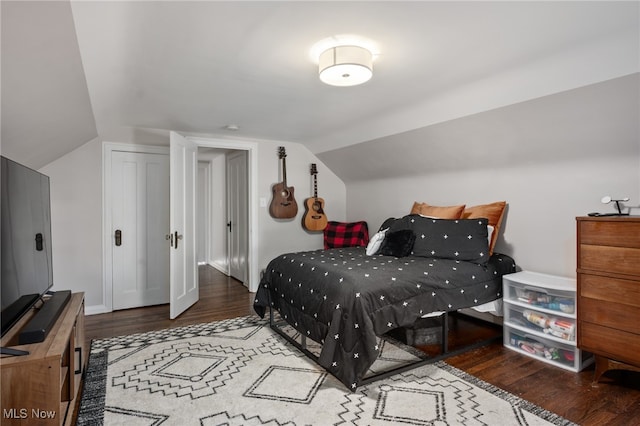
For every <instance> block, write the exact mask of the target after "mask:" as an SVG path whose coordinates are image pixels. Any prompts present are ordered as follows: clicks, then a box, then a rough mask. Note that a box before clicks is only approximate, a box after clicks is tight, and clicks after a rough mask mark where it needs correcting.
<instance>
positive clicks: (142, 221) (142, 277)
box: [111, 151, 169, 309]
mask: <svg viewBox="0 0 640 426" xmlns="http://www.w3.org/2000/svg"><path fill="white" fill-rule="evenodd" d="M111 161H112V174H111V176H112V179H111V186H112V220H111V224H112V229H111V250H112V259H113V262H112V280H113V281H112V295H113V296H112V302H113V309H127V308H133V307H139V306H149V305H157V304H162V303H167V302H169V247H168V245H167V244H166V241H165V234H166V230H167V229H168V226H169V213H168V212H169V194H168V192H167V187H168V185H169V156H168V155H164V154H145V153H136V152H120V151H113V152H112V153H111Z"/></svg>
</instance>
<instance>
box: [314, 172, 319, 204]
mask: <svg viewBox="0 0 640 426" xmlns="http://www.w3.org/2000/svg"><path fill="white" fill-rule="evenodd" d="M313 198H315V199H316V200H317V199H318V176H317V175H313Z"/></svg>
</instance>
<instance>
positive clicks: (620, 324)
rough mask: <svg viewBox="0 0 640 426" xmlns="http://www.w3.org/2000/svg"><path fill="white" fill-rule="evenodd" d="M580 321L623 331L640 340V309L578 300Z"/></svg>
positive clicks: (582, 299)
mask: <svg viewBox="0 0 640 426" xmlns="http://www.w3.org/2000/svg"><path fill="white" fill-rule="evenodd" d="M578 321H580V323H585V322H586V323H593V324H598V325H602V326H605V327H610V328H612V329H623V330H626V331H628V332H630V333H633V334H635V335H636V337H635V338H636V339H638V340H640V308H638V307H637V306H631V305H625V304H622V303H619V302H607V301H603V300H597V299H590V298H588V297H580V298H578Z"/></svg>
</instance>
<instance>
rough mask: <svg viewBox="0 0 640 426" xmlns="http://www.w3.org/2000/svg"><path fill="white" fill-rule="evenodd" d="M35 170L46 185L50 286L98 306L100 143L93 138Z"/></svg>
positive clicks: (100, 197)
mask: <svg viewBox="0 0 640 426" xmlns="http://www.w3.org/2000/svg"><path fill="white" fill-rule="evenodd" d="M40 171H41V172H42V173H44V174H46V175H47V176H49V178H50V184H51V239H52V245H51V247H52V249H53V282H54V286H53V288H54V290H72V291H74V292H77V291H84V292H85V304H86V306H87V307H89V306H93V305H102V303H103V294H102V239H101V238H102V144H101V142H100V141H99V140H98V139H94V140H92V141H91V142H88V143H86V144H84V145H82V146H80V147H79V148H77V149H75V150H74V151H72V152H70V153H69V154H67V155H65V156H64V157H62V158H61V159H59V160H57V161H54V162H53V163H50V164H48V165H47V166H45V167H43V168H42V169H40Z"/></svg>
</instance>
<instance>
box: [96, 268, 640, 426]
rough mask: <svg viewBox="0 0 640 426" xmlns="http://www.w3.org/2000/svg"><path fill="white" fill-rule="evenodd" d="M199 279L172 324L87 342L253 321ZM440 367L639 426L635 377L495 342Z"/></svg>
mask: <svg viewBox="0 0 640 426" xmlns="http://www.w3.org/2000/svg"><path fill="white" fill-rule="evenodd" d="M199 274H200V300H199V301H198V302H197V303H196V304H195V305H194V306H192V307H191V308H190V309H189V310H187V311H186V312H184V313H183V314H182V315H181V316H180V317H178V318H177V319H175V320H170V319H169V307H168V305H160V306H152V307H146V308H138V309H128V310H124V311H117V312H112V313H108V314H100V315H92V316H88V317H86V320H85V335H86V338H87V341H88V342H89V341H90V340H92V339H100V338H106V337H113V336H118V335H124V334H132V333H139V332H145V331H151V330H159V329H163V328H169V327H180V326H184V325H189V324H196V323H201V322H209V321H216V320H221V319H226V318H234V317H238V316H245V315H254V312H253V309H252V304H253V295H252V294H251V293H249V292H248V291H247V289H246V288H245V287H244V286H243V285H242V284H240V283H239V282H238V281H236V280H234V279H233V278H229V277H226V276H225V275H223V274H222V273H220V272H218V271H217V270H216V269H214V268H212V267H209V266H201V267H200V269H199ZM451 331H452V332H451V337H450V339H449V345H450V348H452V349H455V347H456V345H458V344H460V343H462V342H466V341H468V340H469V339H471V340H475V339H478V338H485V337H487V336H491V335H492V334H495V333H496V329H495V327H492V326H491V325H488V324H485V323H482V322H478V321H475V320H455V319H452V323H451ZM429 349H430V348H428V347H424V348H423V350H425V351H427V352H428V351H429ZM446 362H448V363H449V364H450V365H453V366H455V367H457V368H459V369H461V370H463V371H466V372H467V373H469V374H472V375H473V376H475V377H478V378H480V379H482V380H484V381H486V382H488V383H491V384H492V385H495V386H497V387H499V388H502V389H504V390H506V391H508V392H511V393H513V394H515V395H517V396H519V397H521V398H523V399H526V400H527V401H530V402H532V403H534V404H537V405H539V406H541V407H543V408H545V409H547V410H549V411H552V412H554V413H557V414H559V415H561V416H563V417H565V418H567V419H569V420H571V421H573V422H575V423H578V424H580V425H585V426H590V425H593V426H596V425H598V426H600V425H621V426H622V425H625V426H628V425H640V374H639V373H632V372H622V371H610V372H607V373H606V374H605V376H604V379H603V380H601V382H600V383H595V384H594V383H593V382H592V378H593V367H589V368H587V369H586V370H585V371H582V372H580V373H573V372H570V371H565V370H563V369H560V368H557V367H553V366H550V365H547V364H545V363H543V362H541V361H537V360H534V359H531V358H528V357H525V356H523V355H521V354H518V353H516V352H513V351H511V350H508V349H506V348H504V346H503V345H502V342H501V340H498V341H496V342H494V343H492V344H490V345H488V346H484V347H482V348H479V349H475V350H472V351H469V352H467V353H464V354H462V355H457V356H453V357H451V358H448V359H447V360H446Z"/></svg>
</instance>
